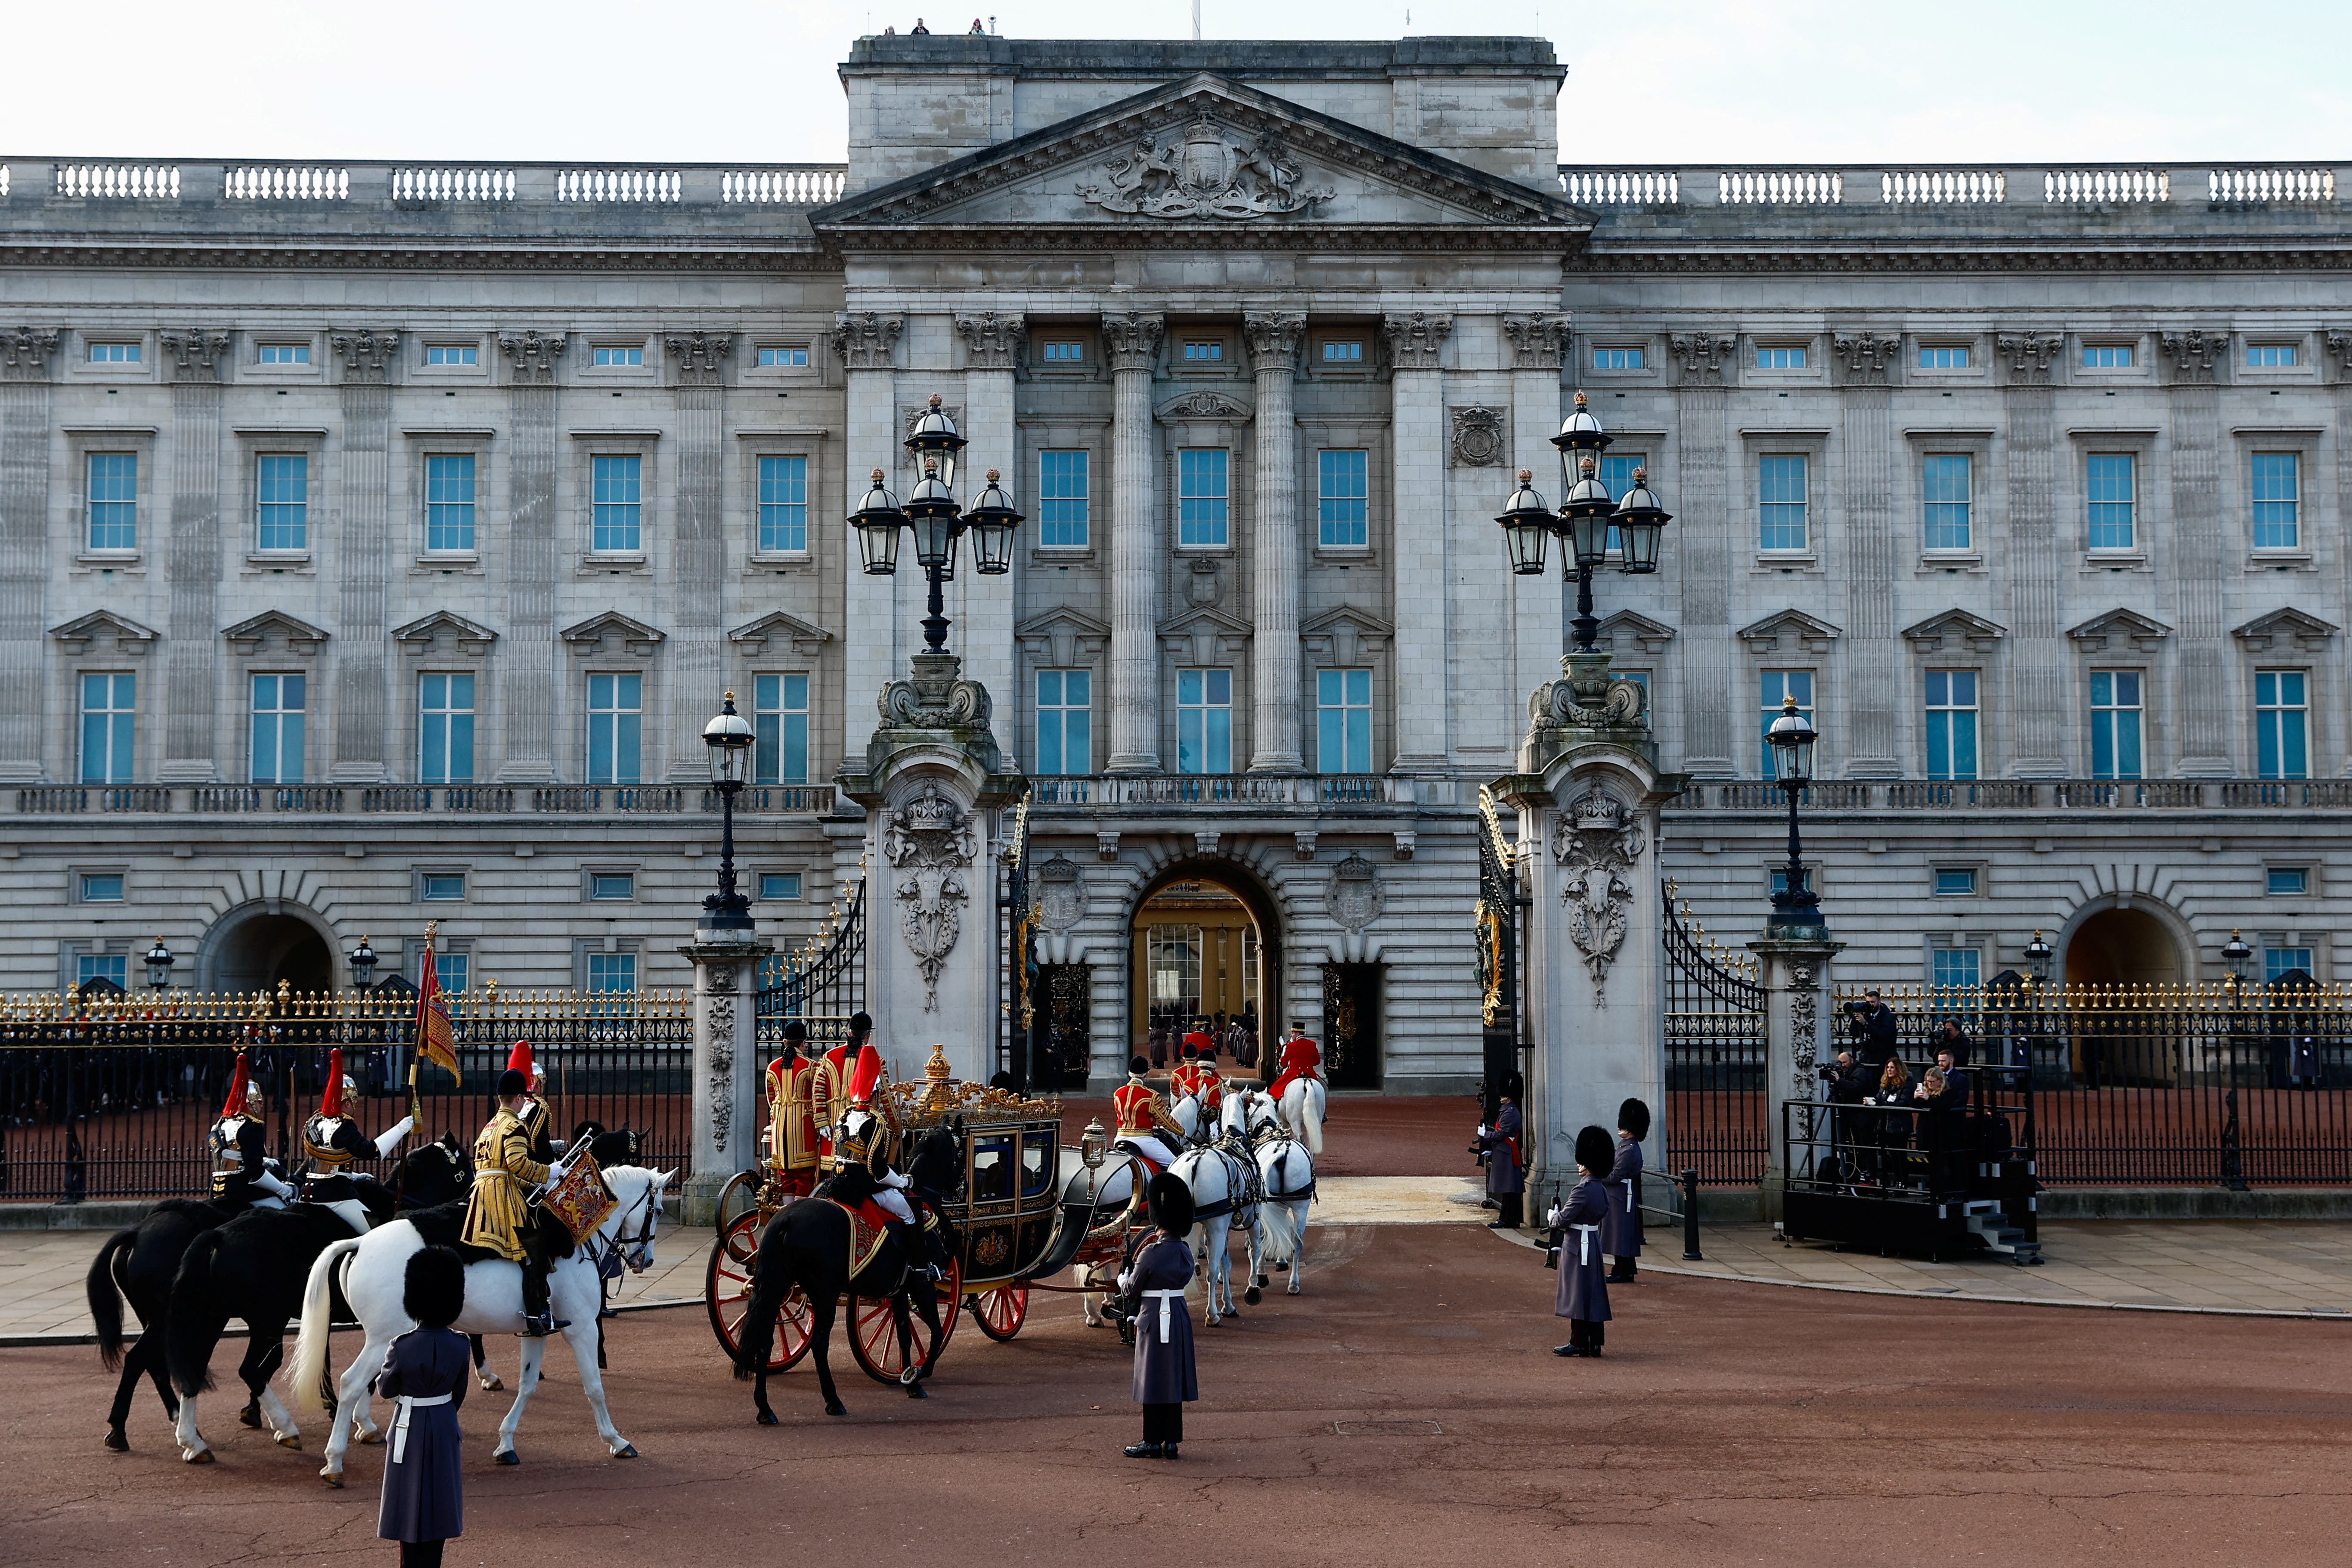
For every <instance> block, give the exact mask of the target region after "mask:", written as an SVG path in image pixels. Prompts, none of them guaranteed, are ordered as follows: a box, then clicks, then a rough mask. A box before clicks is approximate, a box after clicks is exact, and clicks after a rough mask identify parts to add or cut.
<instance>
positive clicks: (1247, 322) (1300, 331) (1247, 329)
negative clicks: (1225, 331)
mask: <svg viewBox="0 0 2352 1568" xmlns="http://www.w3.org/2000/svg"><path fill="white" fill-rule="evenodd" d="M1242 337H1243V338H1244V340H1245V341H1247V342H1248V343H1249V352H1250V363H1251V364H1252V365H1253V366H1255V368H1256V369H1258V370H1260V371H1268V370H1277V371H1278V370H1292V369H1295V368H1297V364H1298V345H1299V344H1300V343H1302V342H1305V341H1306V339H1307V318H1306V317H1305V316H1303V315H1300V314H1297V312H1294V311H1287V310H1276V311H1272V312H1269V313H1267V314H1265V315H1256V316H1244V317H1243V318H1242Z"/></svg>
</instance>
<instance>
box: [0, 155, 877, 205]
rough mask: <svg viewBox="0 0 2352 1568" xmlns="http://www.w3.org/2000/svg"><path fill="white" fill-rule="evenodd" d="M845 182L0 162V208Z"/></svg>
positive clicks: (633, 172) (818, 197)
mask: <svg viewBox="0 0 2352 1568" xmlns="http://www.w3.org/2000/svg"><path fill="white" fill-rule="evenodd" d="M848 173H849V172H848V169H847V168H846V167H845V165H843V164H839V163H768V164H734V163H665V164H617V163H616V164H606V165H604V166H586V165H582V164H574V163H478V164H464V165H446V164H418V163H193V162H184V163H149V162H132V161H93V162H80V161H73V160H66V159H47V158H13V159H9V160H7V161H6V162H5V163H0V202H10V203H26V202H44V201H47V202H136V203H146V204H179V203H195V202H218V203H246V202H251V203H256V204H267V205H271V206H286V207H291V206H300V205H321V206H324V205H339V204H350V203H365V202H392V203H396V204H398V205H401V206H404V207H415V206H436V205H469V204H488V203H501V204H503V203H513V202H531V201H539V202H548V203H562V204H563V205H572V206H593V205H632V206H641V205H648V204H651V205H728V206H737V205H765V206H822V205H824V204H826V203H827V202H834V201H838V200H840V198H841V194H842V190H843V186H844V184H845V181H846V180H847V178H848Z"/></svg>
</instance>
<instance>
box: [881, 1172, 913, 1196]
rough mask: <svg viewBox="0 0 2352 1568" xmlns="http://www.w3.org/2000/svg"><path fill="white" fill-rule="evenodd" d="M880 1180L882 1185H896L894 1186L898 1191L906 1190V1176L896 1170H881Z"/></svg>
mask: <svg viewBox="0 0 2352 1568" xmlns="http://www.w3.org/2000/svg"><path fill="white" fill-rule="evenodd" d="M881 1181H882V1184H883V1185H884V1186H886V1187H896V1188H898V1190H899V1191H900V1192H904V1191H906V1188H907V1178H906V1177H904V1176H902V1175H900V1174H899V1173H898V1172H896V1171H885V1172H883V1173H882V1177H881Z"/></svg>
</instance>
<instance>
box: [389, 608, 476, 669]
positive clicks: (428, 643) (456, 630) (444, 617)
mask: <svg viewBox="0 0 2352 1568" xmlns="http://www.w3.org/2000/svg"><path fill="white" fill-rule="evenodd" d="M392 640H393V641H394V642H396V643H398V644H399V645H400V647H401V651H402V652H403V653H406V654H409V655H411V656H412V657H415V658H423V657H424V656H425V655H426V654H428V653H431V652H432V651H433V649H434V647H435V645H436V644H437V643H440V642H443V641H446V642H448V643H449V644H450V645H452V646H453V647H455V648H456V649H457V652H459V653H462V654H467V655H469V656H471V657H472V658H481V657H482V655H484V654H486V653H488V652H489V651H490V645H491V644H492V643H494V642H496V641H498V640H499V634H498V633H496V632H494V631H492V630H490V628H489V627H488V626H483V625H481V624H480V623H479V622H478V621H469V620H467V618H466V617H465V616H461V615H458V614H457V613H456V612H454V611H451V610H436V611H434V612H433V613H432V614H431V615H429V616H418V617H417V618H416V619H415V620H413V621H411V622H409V623H408V624H407V625H406V626H394V627H393V628H392Z"/></svg>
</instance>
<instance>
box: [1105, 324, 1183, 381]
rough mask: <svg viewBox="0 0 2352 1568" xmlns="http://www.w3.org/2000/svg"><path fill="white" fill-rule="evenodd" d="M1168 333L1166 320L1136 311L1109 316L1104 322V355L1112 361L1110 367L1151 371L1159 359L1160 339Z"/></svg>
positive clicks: (1117, 369)
mask: <svg viewBox="0 0 2352 1568" xmlns="http://www.w3.org/2000/svg"><path fill="white" fill-rule="evenodd" d="M1167 331H1168V322H1167V320H1166V318H1164V317H1160V316H1147V315H1143V314H1140V313H1139V312H1137V311H1134V310H1126V311H1120V312H1117V313H1114V314H1111V315H1107V316H1105V317H1104V318H1103V319H1102V334H1103V352H1104V353H1105V354H1106V355H1107V356H1108V358H1109V360H1110V368H1111V369H1112V370H1114V371H1120V370H1150V368H1151V367H1152V364H1153V363H1154V362H1155V361H1156V360H1157V359H1158V358H1159V356H1160V338H1161V337H1162V336H1164V335H1165V334H1166V332H1167Z"/></svg>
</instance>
